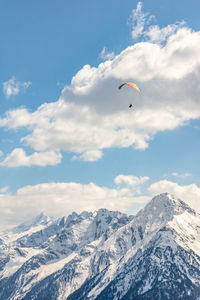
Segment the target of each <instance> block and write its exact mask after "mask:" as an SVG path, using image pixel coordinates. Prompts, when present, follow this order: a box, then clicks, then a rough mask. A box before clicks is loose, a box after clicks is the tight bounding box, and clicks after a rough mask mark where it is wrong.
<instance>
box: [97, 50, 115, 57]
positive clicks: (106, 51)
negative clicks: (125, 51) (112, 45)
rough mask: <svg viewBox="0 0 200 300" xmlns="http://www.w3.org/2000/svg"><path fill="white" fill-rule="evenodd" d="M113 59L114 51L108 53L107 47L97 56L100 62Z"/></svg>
mask: <svg viewBox="0 0 200 300" xmlns="http://www.w3.org/2000/svg"><path fill="white" fill-rule="evenodd" d="M114 57H115V52H114V51H108V49H107V47H104V48H103V49H102V51H101V53H100V54H99V58H100V59H102V60H109V59H112V58H114Z"/></svg>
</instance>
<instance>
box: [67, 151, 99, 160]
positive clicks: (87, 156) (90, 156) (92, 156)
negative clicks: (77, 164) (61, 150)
mask: <svg viewBox="0 0 200 300" xmlns="http://www.w3.org/2000/svg"><path fill="white" fill-rule="evenodd" d="M101 157H102V152H101V151H100V150H92V151H87V152H85V153H83V154H82V155H80V156H76V155H74V156H73V157H72V159H73V160H77V159H79V160H83V161H96V160H98V159H100V158H101Z"/></svg>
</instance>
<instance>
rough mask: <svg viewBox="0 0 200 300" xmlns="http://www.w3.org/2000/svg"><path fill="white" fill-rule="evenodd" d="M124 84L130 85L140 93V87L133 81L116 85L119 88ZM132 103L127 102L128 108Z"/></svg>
mask: <svg viewBox="0 0 200 300" xmlns="http://www.w3.org/2000/svg"><path fill="white" fill-rule="evenodd" d="M124 85H127V86H130V87H132V88H133V89H135V90H136V91H137V92H138V93H139V94H140V93H141V89H140V88H139V87H138V86H137V84H135V83H133V82H123V83H122V84H120V85H119V86H118V89H119V90H120V89H121V88H122V87H123V86H124ZM132 106H133V105H132V104H129V108H131V107H132Z"/></svg>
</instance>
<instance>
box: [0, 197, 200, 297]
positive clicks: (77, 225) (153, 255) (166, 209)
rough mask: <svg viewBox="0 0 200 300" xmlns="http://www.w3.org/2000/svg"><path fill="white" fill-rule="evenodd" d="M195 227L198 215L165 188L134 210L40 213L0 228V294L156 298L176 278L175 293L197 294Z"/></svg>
mask: <svg viewBox="0 0 200 300" xmlns="http://www.w3.org/2000/svg"><path fill="white" fill-rule="evenodd" d="M23 229H24V231H23ZM199 233H200V216H199V214H197V213H196V212H195V211H194V210H192V209H191V208H190V207H189V206H188V205H187V204H186V203H184V202H183V201H181V200H179V199H175V198H174V197H173V196H171V195H169V194H168V193H165V194H161V195H158V196H156V197H154V198H153V199H152V200H151V201H150V202H149V203H148V204H147V205H146V207H145V208H143V209H142V210H141V211H140V212H139V213H138V214H137V215H136V216H128V215H126V214H122V213H120V212H113V211H108V210H106V209H100V210H98V211H96V212H94V213H92V212H83V213H81V214H77V213H75V212H74V213H72V214H71V215H69V216H68V217H63V218H60V219H57V220H55V219H50V218H48V217H46V216H44V215H40V216H39V217H38V218H37V220H33V222H32V224H24V225H21V226H18V227H17V228H15V230H14V231H10V232H7V233H6V234H5V235H4V236H2V235H1V243H0V299H2V300H9V299H10V300H13V299H20V300H21V299H23V300H25V299H26V300H28V299H38V300H39V299H41V298H42V297H43V298H44V297H45V299H60V300H61V299H69V300H73V299H76V300H78V299H80V300H83V299H90V300H91V299H98V300H99V299H102V300H103V299H123V297H126V298H124V299H132V298H131V297H133V295H134V297H135V298H134V299H137V297H140V295H146V294H147V295H149V297H151V298H154V299H156V297H157V296H156V291H158V290H159V291H160V293H161V294H162V297H163V299H173V298H170V297H172V296H174V293H175V290H179V289H180V285H182V290H181V291H179V294H180V295H182V296H186V295H187V293H188V290H190V294H191V295H192V296H194V297H196V294H195V293H198V289H199V292H200V235H199ZM147 269H148V270H149V271H148V272H147ZM146 272H147V273H146ZM166 274H168V275H166ZM166 276H167V277H166ZM164 278H165V279H164ZM172 278H173V280H172ZM138 280H140V283H139V282H138ZM163 280H164V282H167V283H168V285H169V287H170V288H171V289H169V288H168V287H167V286H165V285H164V284H163ZM10 287H12V288H11V289H10ZM52 297H53V298H52ZM109 297H111V298H109ZM177 297H178V296H177ZM138 299H141V298H138ZM143 299H145V298H143ZM177 299H178V298H177ZM194 299H195V298H194Z"/></svg>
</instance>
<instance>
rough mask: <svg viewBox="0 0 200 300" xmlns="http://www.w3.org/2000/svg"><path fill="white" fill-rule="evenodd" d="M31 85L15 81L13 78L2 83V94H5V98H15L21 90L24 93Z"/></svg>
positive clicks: (26, 82)
mask: <svg viewBox="0 0 200 300" xmlns="http://www.w3.org/2000/svg"><path fill="white" fill-rule="evenodd" d="M31 84H32V83H31V81H25V82H20V81H17V80H16V78H15V77H14V76H13V77H11V78H10V79H9V80H8V81H5V82H3V93H4V94H5V96H6V98H9V97H11V96H16V95H18V94H19V92H20V91H21V90H23V91H26V89H27V88H28V87H29V86H30V85H31Z"/></svg>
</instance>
